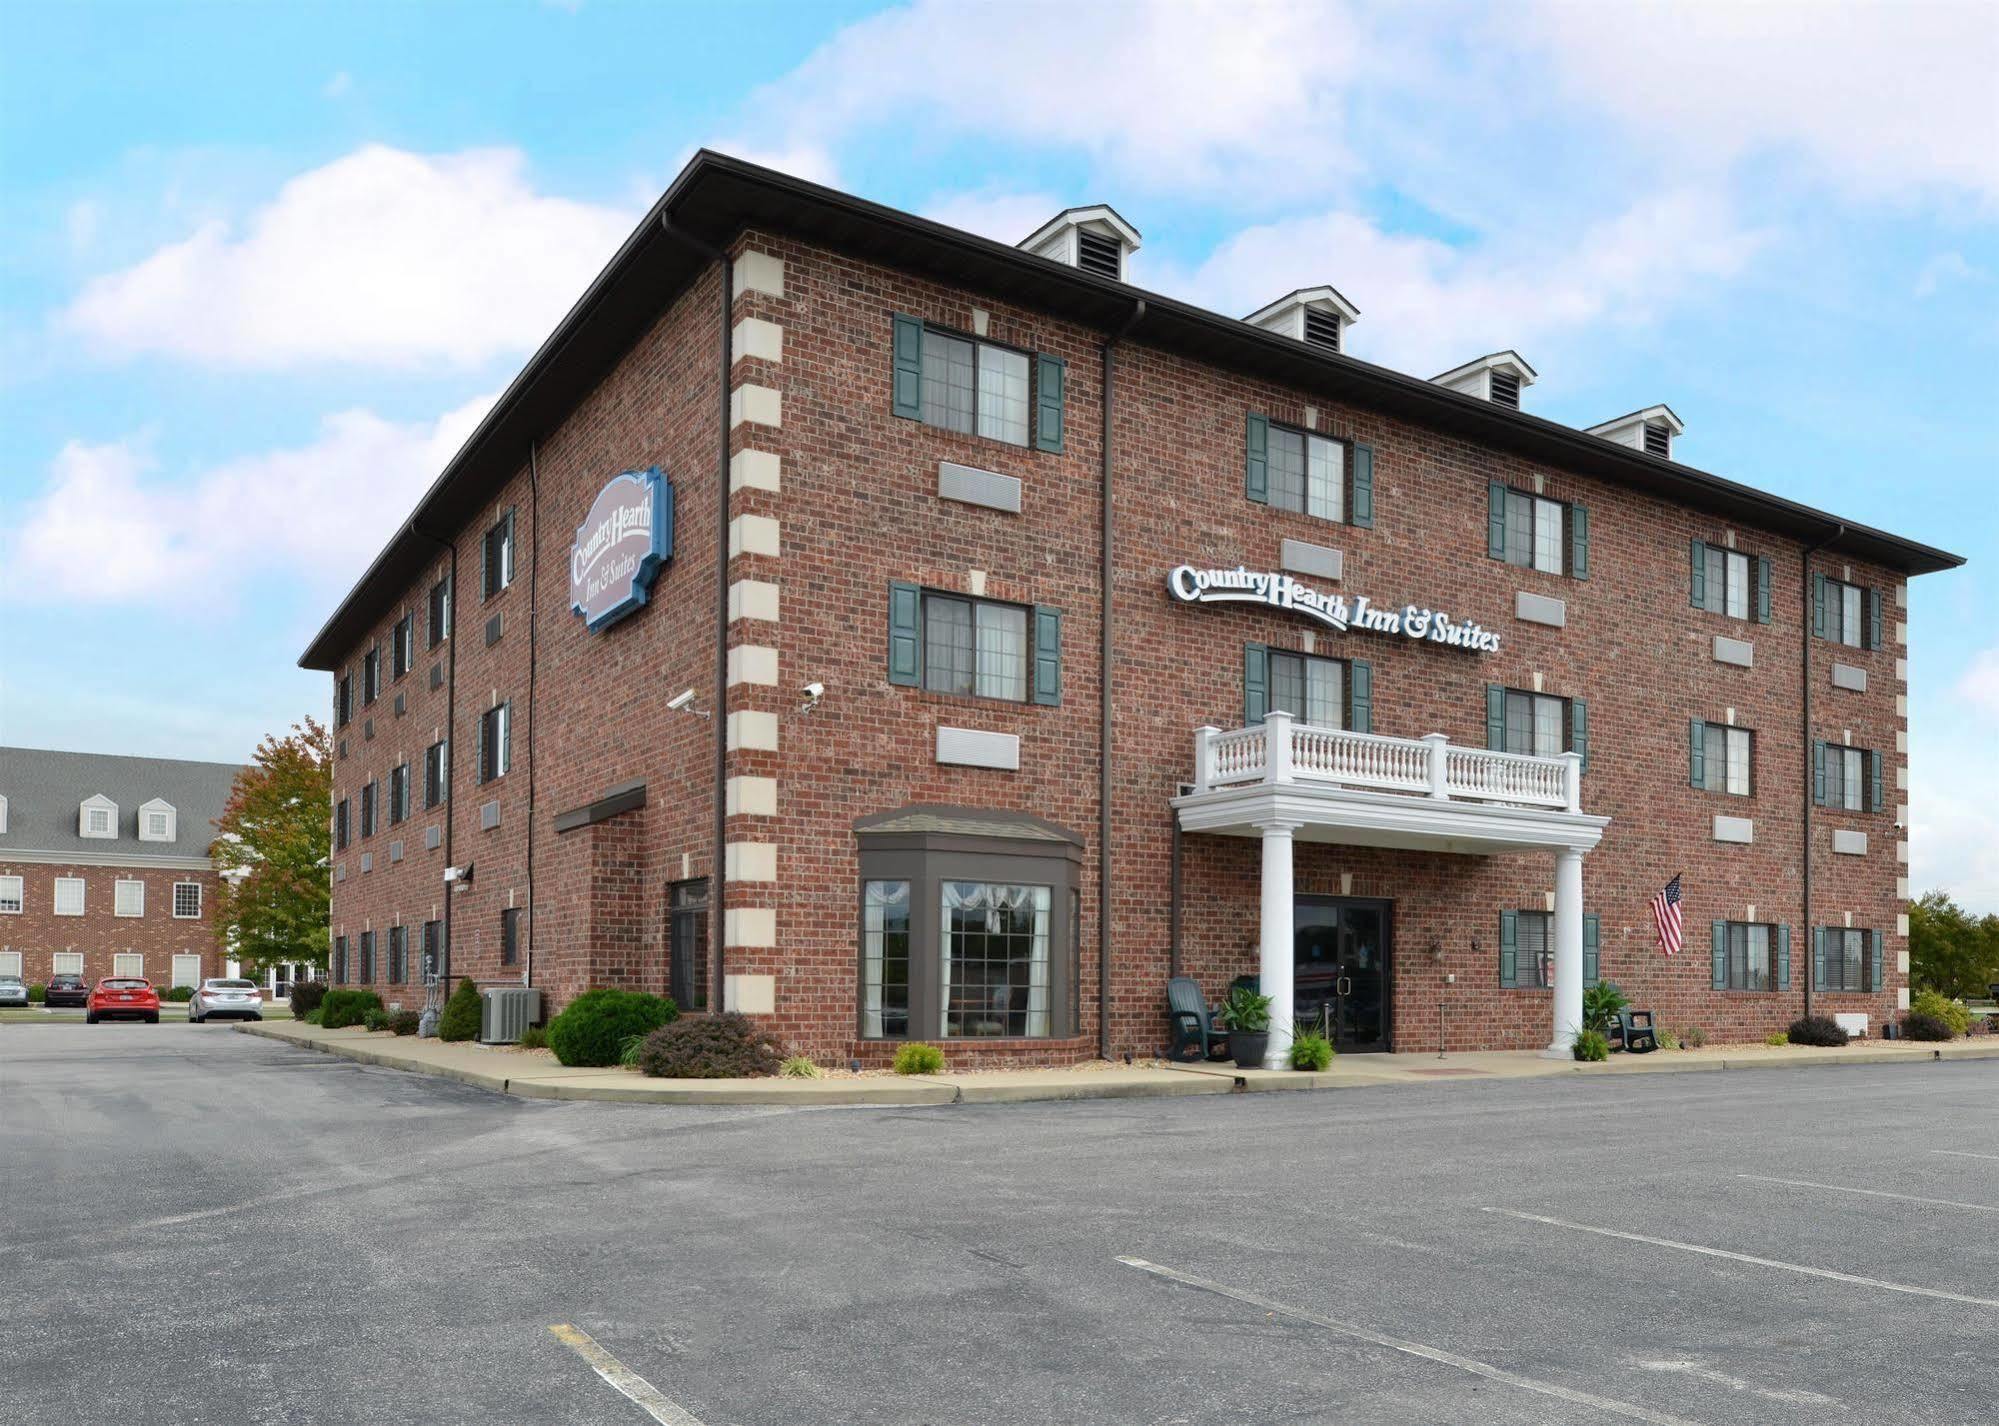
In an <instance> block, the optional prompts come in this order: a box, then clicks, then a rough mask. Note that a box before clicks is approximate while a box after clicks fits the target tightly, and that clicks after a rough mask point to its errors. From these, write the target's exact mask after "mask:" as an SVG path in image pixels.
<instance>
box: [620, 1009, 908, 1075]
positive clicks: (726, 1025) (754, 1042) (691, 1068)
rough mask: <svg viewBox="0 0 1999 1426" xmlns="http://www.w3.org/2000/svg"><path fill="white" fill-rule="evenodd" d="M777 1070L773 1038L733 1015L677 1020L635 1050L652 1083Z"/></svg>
mask: <svg viewBox="0 0 1999 1426" xmlns="http://www.w3.org/2000/svg"><path fill="white" fill-rule="evenodd" d="M905 1048H906V1047H905ZM938 1058H939V1059H940V1060H941V1059H942V1056H941V1055H940V1056H939V1057H938ZM783 1067H784V1046H782V1045H780V1044H779V1043H778V1041H777V1037H776V1036H774V1035H772V1034H771V1033H770V1031H768V1030H765V1029H763V1028H762V1027H761V1026H759V1025H758V1024H757V1023H756V1022H755V1021H754V1020H752V1019H750V1018H749V1017H748V1016H747V1015H737V1014H735V1013H733V1012H729V1013H725V1014H721V1015H696V1016H690V1017H689V1018H688V1019H685V1020H677V1021H675V1022H674V1023H673V1024H671V1025H667V1026H664V1027H663V1028H661V1029H658V1030H654V1031H653V1032H652V1033H651V1034H650V1035H647V1036H646V1037H645V1041H644V1043H643V1044H642V1045H641V1046H640V1047H639V1069H640V1070H641V1071H642V1072H643V1073H645V1074H648V1075H651V1076H652V1077H653V1078H654V1079H749V1078H755V1077H758V1076H762V1075H772V1074H776V1073H777V1072H778V1071H779V1070H780V1069H782V1068H783Z"/></svg>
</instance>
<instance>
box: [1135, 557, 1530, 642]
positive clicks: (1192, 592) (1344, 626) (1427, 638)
mask: <svg viewBox="0 0 1999 1426" xmlns="http://www.w3.org/2000/svg"><path fill="white" fill-rule="evenodd" d="M1166 588H1167V591H1168V592H1169V593H1171V594H1172V596H1173V597H1174V598H1175V599H1178V600H1181V601H1182V602H1184V603H1187V604H1267V605H1269V606H1270V607H1271V608H1272V609H1283V610H1287V611H1289V612H1290V613H1293V614H1302V615H1304V616H1305V617H1306V618H1307V619H1314V620H1317V621H1318V622H1319V623H1321V624H1325V625H1327V626H1328V627H1330V628H1334V629H1338V630H1339V631H1340V632H1341V633H1345V632H1346V631H1347V630H1349V629H1359V630H1362V631H1364V632H1366V633H1370V634H1400V635H1401V636H1402V637H1404V638H1406V639H1414V640H1420V641H1422V642H1425V643H1431V644H1443V645H1446V646H1447V647H1450V648H1454V649H1470V650H1471V651H1472V652H1473V653H1480V654H1496V653H1498V652H1499V635H1497V634H1495V633H1493V632H1492V631H1491V630H1489V629H1485V628H1482V627H1480V626H1479V625H1477V624H1470V623H1460V622H1459V621H1458V620H1456V619H1453V618H1451V617H1450V616H1449V615H1448V614H1446V613H1445V612H1444V611H1443V610H1441V609H1426V608H1424V607H1423V606H1422V605H1420V604H1405V605H1403V606H1402V607H1401V608H1400V609H1390V608H1384V607H1382V606H1379V605H1377V604H1375V603H1374V602H1373V601H1372V600H1370V599H1369V598H1368V597H1367V596H1366V595H1364V594H1356V595H1353V596H1351V597H1349V596H1347V595H1345V594H1321V593H1320V592H1319V591H1318V590H1316V589H1313V588H1311V587H1310V586H1308V585H1304V584H1300V583H1299V582H1298V581H1297V579H1296V578H1294V577H1293V576H1291V575H1288V574H1278V573H1276V572H1275V571H1264V570H1253V569H1243V568H1241V567H1240V566H1239V567H1237V568H1235V569H1195V568H1194V567H1193V566H1192V565H1187V564H1183V565H1176V566H1175V567H1174V568H1173V569H1171V570H1169V571H1168V572H1167V575H1166Z"/></svg>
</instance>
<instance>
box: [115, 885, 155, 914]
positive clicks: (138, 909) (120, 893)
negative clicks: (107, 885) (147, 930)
mask: <svg viewBox="0 0 1999 1426" xmlns="http://www.w3.org/2000/svg"><path fill="white" fill-rule="evenodd" d="M111 914H112V915H113V916H143V915H145V914H146V883H144V882H143V881H126V880H124V879H123V878H120V879H119V880H118V881H117V882H115V883H113V884H112V888H111Z"/></svg>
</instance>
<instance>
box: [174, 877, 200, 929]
mask: <svg viewBox="0 0 1999 1426" xmlns="http://www.w3.org/2000/svg"><path fill="white" fill-rule="evenodd" d="M200 916H201V883H200V882H198V881H177V882H175V883H174V917H175V919H176V920H180V921H193V920H197V919H198V918H199V917H200Z"/></svg>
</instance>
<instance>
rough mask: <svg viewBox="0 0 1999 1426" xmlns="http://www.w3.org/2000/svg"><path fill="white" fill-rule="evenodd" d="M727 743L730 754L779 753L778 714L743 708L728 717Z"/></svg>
mask: <svg viewBox="0 0 1999 1426" xmlns="http://www.w3.org/2000/svg"><path fill="white" fill-rule="evenodd" d="M727 743H728V750H729V751H730V752H732V753H733V752H737V751H742V752H752V753H774V752H776V751H777V714H775V713H760V712H758V711H757V710H756V709H754V708H741V709H738V710H737V711H735V712H734V713H731V714H730V715H729V717H728V729H727Z"/></svg>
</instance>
